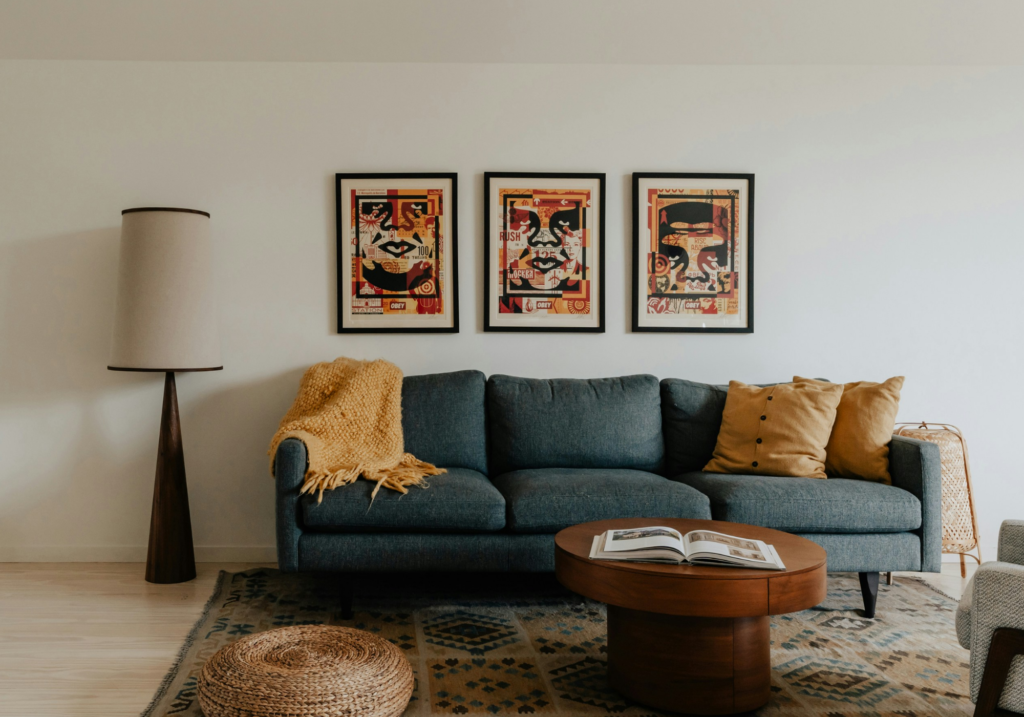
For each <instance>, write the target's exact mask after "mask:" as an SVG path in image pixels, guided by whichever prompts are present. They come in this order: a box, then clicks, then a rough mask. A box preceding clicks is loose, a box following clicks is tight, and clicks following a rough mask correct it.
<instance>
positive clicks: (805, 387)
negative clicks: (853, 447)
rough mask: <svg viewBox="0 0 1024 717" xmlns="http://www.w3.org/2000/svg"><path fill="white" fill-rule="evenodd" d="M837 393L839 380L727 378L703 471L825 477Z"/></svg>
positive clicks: (839, 387)
mask: <svg viewBox="0 0 1024 717" xmlns="http://www.w3.org/2000/svg"><path fill="white" fill-rule="evenodd" d="M842 396H843V386H842V385H841V384H829V383H818V382H815V383H795V384H794V383H786V384H780V385H777V386H765V387H763V388H762V387H759V386H748V385H747V384H744V383H740V382H739V381H730V382H729V393H728V395H727V396H726V399H725V410H724V412H723V413H722V428H721V430H720V431H719V433H718V442H717V444H716V445H715V452H714V455H713V456H712V458H711V461H710V462H708V464H707V465H706V466H704V470H705V472H707V473H732V474H751V475H767V476H796V477H804V478H825V477H826V476H825V457H826V453H825V446H826V445H827V444H828V439H829V435H830V433H831V432H832V424H833V423H834V422H835V420H836V409H837V407H838V406H839V401H840V399H841V398H842Z"/></svg>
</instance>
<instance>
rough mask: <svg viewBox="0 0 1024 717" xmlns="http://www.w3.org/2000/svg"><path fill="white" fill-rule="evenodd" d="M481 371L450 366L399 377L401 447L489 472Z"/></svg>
mask: <svg viewBox="0 0 1024 717" xmlns="http://www.w3.org/2000/svg"><path fill="white" fill-rule="evenodd" d="M485 385H486V382H485V379H484V375H483V374H482V373H480V372H479V371H454V372H452V373H435V374H428V375H426V376H406V377H405V380H404V381H403V382H402V432H403V433H404V434H405V450H406V452H407V453H412V454H413V455H414V456H416V457H417V458H419V459H420V460H421V461H427V462H428V463H433V464H434V465H436V466H445V467H452V466H454V467H457V468H472V469H473V470H475V471H480V472H481V473H487V427H486V422H485V413H484V394H485Z"/></svg>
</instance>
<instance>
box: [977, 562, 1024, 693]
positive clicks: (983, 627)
mask: <svg viewBox="0 0 1024 717" xmlns="http://www.w3.org/2000/svg"><path fill="white" fill-rule="evenodd" d="M971 582H972V583H973V592H972V595H971V699H972V700H973V701H974V702H977V701H978V691H979V690H980V688H981V678H982V675H983V674H984V672H985V663H986V661H987V660H988V651H989V646H990V645H991V643H992V633H994V632H995V631H996V630H998V629H999V628H1013V629H1017V630H1024V609H1022V606H1024V565H1015V564H1013V563H1001V562H989V563H984V564H982V565H981V566H979V567H978V570H977V572H975V573H974V577H973V578H972V579H971Z"/></svg>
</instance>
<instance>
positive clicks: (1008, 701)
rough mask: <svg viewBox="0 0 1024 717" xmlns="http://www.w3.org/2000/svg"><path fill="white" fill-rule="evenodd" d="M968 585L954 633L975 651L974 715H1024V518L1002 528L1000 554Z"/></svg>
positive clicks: (1012, 521)
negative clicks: (998, 709) (1002, 712)
mask: <svg viewBox="0 0 1024 717" xmlns="http://www.w3.org/2000/svg"><path fill="white" fill-rule="evenodd" d="M998 558H999V559H998V560H997V561H996V562H988V563H984V564H983V565H981V566H980V567H979V568H978V571H977V572H976V573H975V574H974V577H973V578H971V581H970V582H969V583H967V588H966V589H965V590H964V594H963V597H962V598H961V600H960V607H959V609H958V610H957V613H956V636H957V639H958V640H960V644H961V645H963V646H964V647H966V648H967V649H969V650H970V651H971V700H972V701H973V702H974V703H975V704H976V705H977V707H976V709H975V712H974V714H975V717H979V716H981V715H986V716H987V715H991V714H994V713H995V709H996V706H997V705H998V706H999V707H1001V708H1003V709H1007V710H1011V711H1013V712H1019V713H1024V520H1007V521H1006V522H1004V523H1003V525H1002V527H1001V528H1000V529H999V556H998Z"/></svg>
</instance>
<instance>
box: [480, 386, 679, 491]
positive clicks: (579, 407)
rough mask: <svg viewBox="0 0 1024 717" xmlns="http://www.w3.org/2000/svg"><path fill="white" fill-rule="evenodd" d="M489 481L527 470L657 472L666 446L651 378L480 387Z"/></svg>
mask: <svg viewBox="0 0 1024 717" xmlns="http://www.w3.org/2000/svg"><path fill="white" fill-rule="evenodd" d="M487 418H488V422H489V427H488V433H489V435H490V455H491V472H490V474H491V475H500V474H502V473H507V472H509V471H514V470H521V469H526V468H570V467H572V468H633V469H636V470H645V471H658V470H660V469H661V465H662V456H663V455H664V451H665V447H664V443H663V441H662V434H661V397H660V394H659V389H658V379H656V378H655V377H654V376H623V377H621V378H601V379H589V380H582V379H568V378H565V379H551V380H544V379H531V378H516V377H514V376H500V375H499V376H491V377H490V379H488V381H487Z"/></svg>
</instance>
